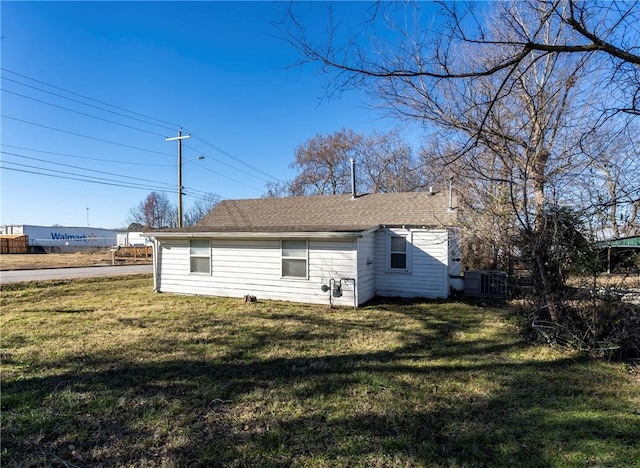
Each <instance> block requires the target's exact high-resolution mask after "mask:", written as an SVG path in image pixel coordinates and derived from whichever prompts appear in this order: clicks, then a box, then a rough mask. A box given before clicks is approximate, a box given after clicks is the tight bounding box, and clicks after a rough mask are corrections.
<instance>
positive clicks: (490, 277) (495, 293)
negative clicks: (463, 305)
mask: <svg viewBox="0 0 640 468" xmlns="http://www.w3.org/2000/svg"><path fill="white" fill-rule="evenodd" d="M464 295H465V296H481V297H504V296H506V295H507V274H506V273H505V272H504V271H481V270H473V271H465V272H464Z"/></svg>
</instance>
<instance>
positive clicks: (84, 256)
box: [0, 250, 151, 271]
mask: <svg viewBox="0 0 640 468" xmlns="http://www.w3.org/2000/svg"><path fill="white" fill-rule="evenodd" d="M150 260H151V259H149V260H144V259H138V260H135V259H127V260H124V259H117V264H118V265H121V264H124V263H144V262H147V263H150ZM104 264H108V265H111V251H110V250H96V251H93V252H75V253H50V254H3V255H0V270H2V271H4V270H33V269H38V268H68V267H88V266H94V265H104Z"/></svg>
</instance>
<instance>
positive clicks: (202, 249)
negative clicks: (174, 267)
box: [189, 239, 211, 273]
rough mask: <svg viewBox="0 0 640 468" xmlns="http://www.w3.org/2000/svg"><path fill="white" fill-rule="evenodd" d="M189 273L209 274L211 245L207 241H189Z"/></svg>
mask: <svg viewBox="0 0 640 468" xmlns="http://www.w3.org/2000/svg"><path fill="white" fill-rule="evenodd" d="M189 262H190V265H189V271H190V272H191V273H211V243H210V242H209V239H191V240H190V241H189Z"/></svg>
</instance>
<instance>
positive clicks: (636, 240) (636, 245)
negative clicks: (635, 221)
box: [598, 236, 640, 274]
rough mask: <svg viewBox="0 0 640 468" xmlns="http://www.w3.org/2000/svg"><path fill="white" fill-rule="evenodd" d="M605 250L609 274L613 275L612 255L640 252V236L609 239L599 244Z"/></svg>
mask: <svg viewBox="0 0 640 468" xmlns="http://www.w3.org/2000/svg"><path fill="white" fill-rule="evenodd" d="M598 245H599V246H600V247H602V248H603V249H607V274H611V255H612V253H613V252H614V251H615V252H617V253H619V254H624V253H625V252H627V251H628V252H630V253H633V252H638V251H640V236H629V237H619V238H618V239H609V240H605V241H600V242H598Z"/></svg>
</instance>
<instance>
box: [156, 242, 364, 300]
mask: <svg viewBox="0 0 640 468" xmlns="http://www.w3.org/2000/svg"><path fill="white" fill-rule="evenodd" d="M158 260H159V265H160V269H159V272H158V273H159V274H158V283H157V289H158V291H160V292H172V293H182V294H202V295H209V296H222V297H244V296H245V295H247V294H251V295H254V296H256V297H258V298H259V299H274V300H286V301H295V302H306V303H318V304H329V293H328V292H322V290H321V286H322V285H323V284H326V285H329V280H330V279H331V278H334V279H337V280H339V279H340V278H353V277H354V271H355V261H356V252H355V241H354V240H352V239H347V240H340V241H333V240H314V239H310V240H309V243H308V275H309V276H308V278H282V277H281V261H282V258H281V250H280V240H277V239H275V240H254V239H251V240H249V239H212V240H211V274H201V273H190V272H189V240H188V239H160V253H159V259H158ZM342 286H343V295H342V297H336V298H332V301H333V303H334V304H336V305H354V295H355V290H354V284H353V281H346V282H345V281H343V283H342Z"/></svg>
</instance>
